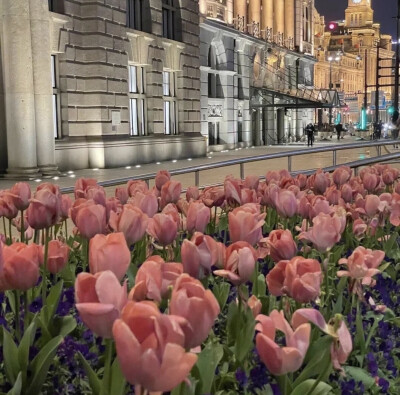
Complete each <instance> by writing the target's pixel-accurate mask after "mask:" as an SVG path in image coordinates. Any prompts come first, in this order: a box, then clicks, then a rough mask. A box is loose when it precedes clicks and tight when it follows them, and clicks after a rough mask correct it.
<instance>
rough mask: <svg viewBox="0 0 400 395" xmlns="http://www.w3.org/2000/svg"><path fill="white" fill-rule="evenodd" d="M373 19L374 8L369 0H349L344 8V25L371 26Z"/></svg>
mask: <svg viewBox="0 0 400 395" xmlns="http://www.w3.org/2000/svg"><path fill="white" fill-rule="evenodd" d="M373 20H374V10H373V9H372V8H371V0H349V6H348V8H347V9H346V20H345V26H346V27H350V28H351V27H361V26H371V25H372V23H373Z"/></svg>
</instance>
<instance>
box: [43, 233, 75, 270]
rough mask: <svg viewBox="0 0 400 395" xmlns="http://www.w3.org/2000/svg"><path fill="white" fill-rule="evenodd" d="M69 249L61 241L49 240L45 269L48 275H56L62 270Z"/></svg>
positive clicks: (65, 263) (66, 260)
mask: <svg viewBox="0 0 400 395" xmlns="http://www.w3.org/2000/svg"><path fill="white" fill-rule="evenodd" d="M69 250H70V248H69V247H68V246H67V245H66V244H65V243H62V242H61V241H58V240H50V242H49V247H48V255H47V265H46V268H47V270H48V271H49V272H50V273H53V274H56V273H58V272H60V271H61V270H63V269H64V267H65V266H66V265H67V263H68V257H69Z"/></svg>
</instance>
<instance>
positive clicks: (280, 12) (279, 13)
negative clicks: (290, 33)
mask: <svg viewBox="0 0 400 395" xmlns="http://www.w3.org/2000/svg"><path fill="white" fill-rule="evenodd" d="M284 33H285V2H284V0H275V2H274V34H275V35H276V42H277V43H278V44H279V45H283V42H282V38H283V35H284Z"/></svg>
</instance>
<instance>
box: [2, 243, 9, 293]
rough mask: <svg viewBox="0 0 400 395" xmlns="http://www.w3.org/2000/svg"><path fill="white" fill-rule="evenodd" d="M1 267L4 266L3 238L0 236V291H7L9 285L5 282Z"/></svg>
mask: <svg viewBox="0 0 400 395" xmlns="http://www.w3.org/2000/svg"><path fill="white" fill-rule="evenodd" d="M0 236H3V235H0ZM3 268H4V257H3V240H2V239H1V238H0V292H4V291H7V290H8V289H9V287H10V286H9V284H7V281H6V279H5V278H4V270H3Z"/></svg>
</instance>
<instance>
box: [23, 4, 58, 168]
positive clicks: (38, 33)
mask: <svg viewBox="0 0 400 395" xmlns="http://www.w3.org/2000/svg"><path fill="white" fill-rule="evenodd" d="M29 8H30V24H31V40H32V60H33V61H32V64H33V88H34V93H35V120H36V152H37V162H38V166H39V169H40V170H41V172H42V174H43V175H52V174H55V173H57V167H56V165H55V140H54V121H53V98H52V97H53V87H52V83H51V81H52V80H51V77H52V76H51V73H52V71H51V50H50V23H49V6H48V1H47V0H29Z"/></svg>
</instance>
